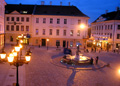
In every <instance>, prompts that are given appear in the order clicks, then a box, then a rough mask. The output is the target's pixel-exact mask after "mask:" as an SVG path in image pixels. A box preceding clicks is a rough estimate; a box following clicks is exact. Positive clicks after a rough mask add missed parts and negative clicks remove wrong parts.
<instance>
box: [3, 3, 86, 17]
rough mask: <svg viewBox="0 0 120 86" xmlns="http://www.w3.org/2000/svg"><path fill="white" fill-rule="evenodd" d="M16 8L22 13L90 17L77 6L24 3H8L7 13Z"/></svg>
mask: <svg viewBox="0 0 120 86" xmlns="http://www.w3.org/2000/svg"><path fill="white" fill-rule="evenodd" d="M15 10H16V11H17V12H19V13H20V14H24V13H22V11H27V13H26V14H34V15H63V16H80V17H88V16H86V15H85V14H83V13H82V12H81V11H80V10H79V9H78V8H77V7H75V6H57V5H22V4H7V5H6V6H5V14H10V13H11V12H13V11H15Z"/></svg>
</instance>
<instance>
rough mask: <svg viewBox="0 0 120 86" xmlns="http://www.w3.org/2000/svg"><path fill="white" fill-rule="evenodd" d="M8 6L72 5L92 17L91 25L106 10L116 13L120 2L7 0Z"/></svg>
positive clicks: (108, 0) (94, 0) (103, 0)
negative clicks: (69, 3)
mask: <svg viewBox="0 0 120 86" xmlns="http://www.w3.org/2000/svg"><path fill="white" fill-rule="evenodd" d="M5 1H6V3H7V4H19V3H22V4H38V5H40V4H41V1H45V5H49V4H50V1H52V5H60V2H62V5H68V2H71V5H74V6H76V7H77V8H78V9H79V10H80V11H82V12H83V13H84V14H86V15H87V16H89V17H90V19H89V24H90V23H91V22H93V21H94V20H95V19H96V18H97V17H99V16H100V15H101V14H104V13H105V12H106V10H108V12H111V11H115V10H116V7H117V6H119V7H120V0H5Z"/></svg>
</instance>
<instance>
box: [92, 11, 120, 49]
mask: <svg viewBox="0 0 120 86" xmlns="http://www.w3.org/2000/svg"><path fill="white" fill-rule="evenodd" d="M119 16H120V10H119V9H117V10H116V11H114V12H109V13H106V14H102V15H101V16H100V17H99V18H97V19H96V20H95V21H94V22H93V23H92V24H91V25H92V26H91V28H92V29H91V33H92V35H91V36H92V37H91V38H92V39H93V40H94V42H93V44H96V46H99V47H102V48H103V49H105V50H115V49H118V48H119V47H120V17H119Z"/></svg>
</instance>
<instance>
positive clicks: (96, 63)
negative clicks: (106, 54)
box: [96, 56, 99, 64]
mask: <svg viewBox="0 0 120 86" xmlns="http://www.w3.org/2000/svg"><path fill="white" fill-rule="evenodd" d="M98 59H99V57H98V56H97V57H96V64H98Z"/></svg>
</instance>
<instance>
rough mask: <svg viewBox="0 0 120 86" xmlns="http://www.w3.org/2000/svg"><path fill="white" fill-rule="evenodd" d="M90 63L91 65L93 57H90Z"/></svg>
mask: <svg viewBox="0 0 120 86" xmlns="http://www.w3.org/2000/svg"><path fill="white" fill-rule="evenodd" d="M90 64H91V65H93V58H92V57H91V59H90Z"/></svg>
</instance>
